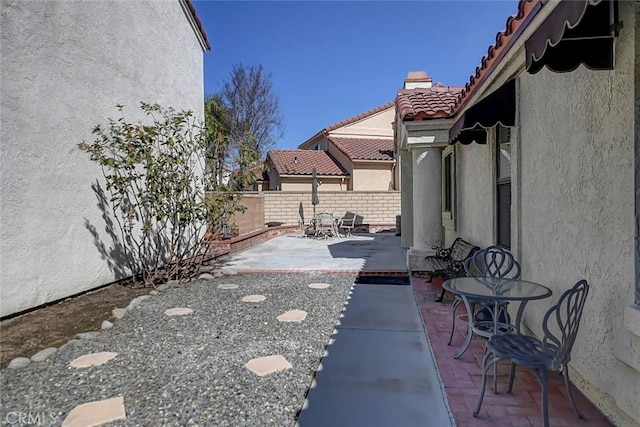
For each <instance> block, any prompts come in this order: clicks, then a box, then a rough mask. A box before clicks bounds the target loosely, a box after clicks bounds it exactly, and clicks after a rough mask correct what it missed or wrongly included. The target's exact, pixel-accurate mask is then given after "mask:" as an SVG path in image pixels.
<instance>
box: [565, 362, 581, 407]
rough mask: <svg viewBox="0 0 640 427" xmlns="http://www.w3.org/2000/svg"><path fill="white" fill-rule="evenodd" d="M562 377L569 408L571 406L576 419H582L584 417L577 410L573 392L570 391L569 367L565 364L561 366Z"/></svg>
mask: <svg viewBox="0 0 640 427" xmlns="http://www.w3.org/2000/svg"><path fill="white" fill-rule="evenodd" d="M562 376H563V377H564V386H565V387H566V388H567V394H568V395H569V400H570V401H571V406H573V412H574V413H575V414H576V417H578V418H580V419H584V416H583V415H582V413H581V412H580V411H579V410H578V406H577V405H576V400H575V399H574V398H573V392H572V391H571V382H570V381H569V367H568V366H567V364H566V363H565V364H563V365H562Z"/></svg>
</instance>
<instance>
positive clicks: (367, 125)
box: [330, 106, 395, 138]
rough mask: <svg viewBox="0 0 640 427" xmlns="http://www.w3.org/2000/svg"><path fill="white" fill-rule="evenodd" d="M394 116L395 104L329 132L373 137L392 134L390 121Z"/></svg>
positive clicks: (331, 133) (332, 134)
mask: <svg viewBox="0 0 640 427" xmlns="http://www.w3.org/2000/svg"><path fill="white" fill-rule="evenodd" d="M394 117H395V106H392V107H390V108H388V109H386V110H383V111H381V112H379V113H375V114H372V115H371V116H369V117H366V118H364V119H362V120H358V121H356V122H353V123H350V124H348V125H345V126H343V127H341V128H338V129H335V130H333V131H331V132H330V135H331V136H336V137H338V136H342V137H349V136H350V137H354V138H355V137H373V136H389V137H392V136H393V126H392V125H391V123H392V122H393V119H394Z"/></svg>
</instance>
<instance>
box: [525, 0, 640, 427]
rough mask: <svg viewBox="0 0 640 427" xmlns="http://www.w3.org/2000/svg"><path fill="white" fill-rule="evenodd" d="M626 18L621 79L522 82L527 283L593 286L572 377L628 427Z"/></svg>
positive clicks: (553, 77)
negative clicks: (622, 346)
mask: <svg viewBox="0 0 640 427" xmlns="http://www.w3.org/2000/svg"><path fill="white" fill-rule="evenodd" d="M636 8H637V5H636ZM620 18H621V20H622V21H623V22H624V31H621V33H620V37H619V38H618V40H617V41H616V65H615V69H614V70H612V71H591V70H588V69H586V68H585V67H579V68H578V69H577V70H575V71H573V72H571V73H567V74H557V73H551V72H549V71H548V70H546V69H544V70H542V71H541V72H539V73H538V74H536V75H529V74H523V75H522V76H521V78H520V117H521V121H520V137H521V144H520V150H521V175H520V179H521V192H522V197H521V218H522V219H521V221H522V224H521V259H522V266H523V273H524V278H525V279H535V280H537V281H539V282H542V283H545V284H547V285H548V286H550V287H551V288H552V289H553V291H554V295H559V294H560V293H561V292H562V291H563V290H564V289H566V288H567V287H568V286H569V285H572V284H573V283H575V282H576V281H577V280H579V279H581V278H585V279H587V280H588V282H589V283H590V284H591V290H590V295H589V300H588V301H587V306H586V309H585V313H584V317H583V321H582V326H581V331H580V336H579V339H578V340H577V342H576V346H575V347H574V350H573V360H572V367H573V369H574V370H575V371H576V372H577V373H578V375H580V376H581V377H582V381H581V382H578V384H579V386H581V388H582V389H583V391H584V392H585V394H587V395H588V396H589V397H591V398H592V399H593V400H594V401H595V402H596V403H598V404H599V406H601V408H602V409H603V410H604V411H605V413H609V414H613V416H614V417H619V418H618V419H619V425H628V424H627V422H628V421H627V420H625V419H624V418H623V417H622V415H616V414H614V413H613V412H612V409H613V408H615V407H616V406H617V407H618V408H619V409H621V410H622V411H623V412H624V413H626V414H627V415H628V416H629V417H631V418H632V419H634V420H636V423H638V422H639V421H640V372H639V371H638V370H639V369H640V366H639V365H636V366H635V367H632V366H630V365H628V364H626V363H624V362H622V361H621V360H619V358H618V357H616V347H617V346H618V343H617V342H616V341H617V337H623V339H622V340H621V341H623V342H626V346H628V347H629V348H628V350H630V351H631V352H632V354H633V355H634V356H635V357H634V359H635V360H636V361H638V360H640V336H637V335H634V334H631V333H630V331H629V330H627V328H625V322H624V316H625V309H626V307H628V306H629V305H631V304H632V303H633V302H634V288H635V265H634V260H635V257H634V234H635V224H634V152H633V149H634V97H633V93H634V60H635V55H636V52H635V50H634V43H635V35H634V29H637V24H636V25H634V12H633V3H632V2H620ZM635 49H638V47H637V46H635ZM636 173H637V172H636ZM542 316H543V307H539V306H536V309H534V310H531V311H530V314H529V316H528V318H527V323H528V324H530V325H532V326H533V327H534V330H535V331H536V332H538V333H540V332H541V331H540V328H539V327H538V325H540V324H541V322H542ZM614 419H615V418H614ZM629 425H630V424H629Z"/></svg>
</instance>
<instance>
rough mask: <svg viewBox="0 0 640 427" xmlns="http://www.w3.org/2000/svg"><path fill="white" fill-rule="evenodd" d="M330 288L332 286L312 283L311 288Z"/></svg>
mask: <svg viewBox="0 0 640 427" xmlns="http://www.w3.org/2000/svg"><path fill="white" fill-rule="evenodd" d="M329 286H331V285H330V284H328V283H310V284H309V287H310V288H311V289H327V288H328V287H329Z"/></svg>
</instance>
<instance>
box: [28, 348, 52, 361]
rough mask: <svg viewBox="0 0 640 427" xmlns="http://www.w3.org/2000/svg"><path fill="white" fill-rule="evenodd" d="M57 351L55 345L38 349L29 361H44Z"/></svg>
mask: <svg viewBox="0 0 640 427" xmlns="http://www.w3.org/2000/svg"><path fill="white" fill-rule="evenodd" d="M57 351H58V349H57V348H55V347H49V348H45V349H44V350H40V351H39V352H37V353H36V354H34V355H33V356H31V361H32V362H44V361H45V360H47V359H48V358H50V357H51V356H53V355H54V354H56V353H57Z"/></svg>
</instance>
